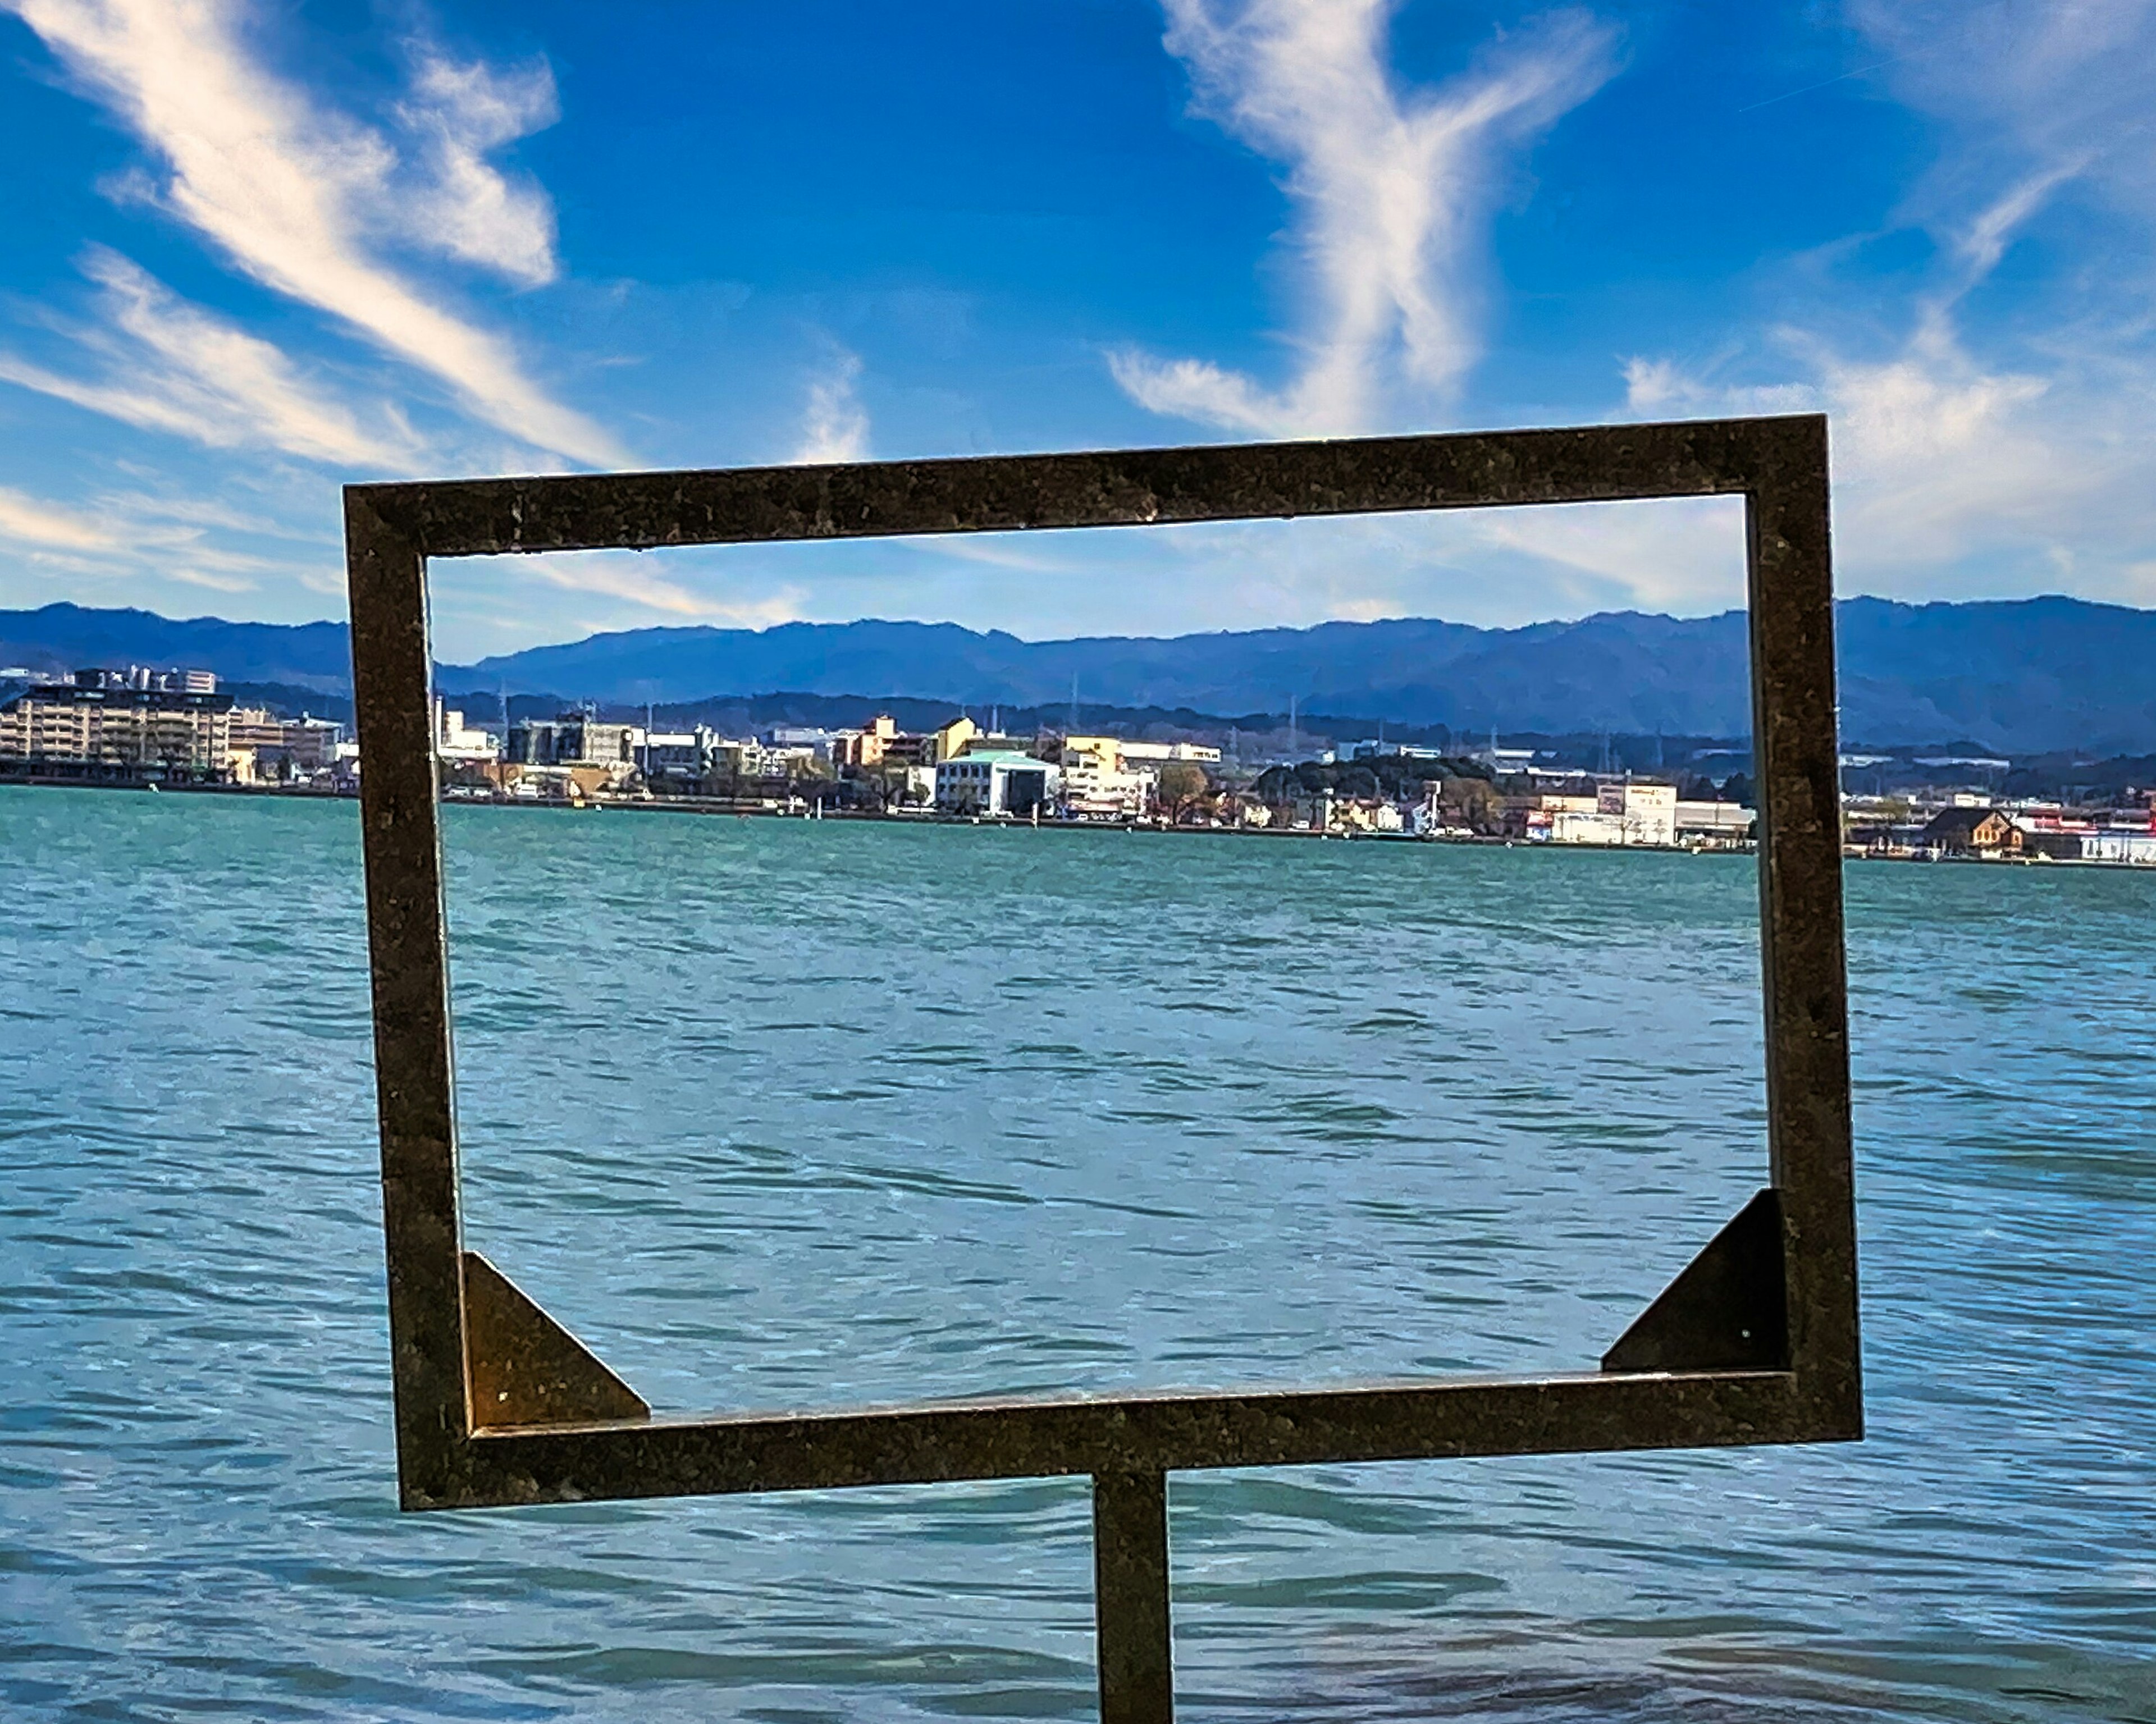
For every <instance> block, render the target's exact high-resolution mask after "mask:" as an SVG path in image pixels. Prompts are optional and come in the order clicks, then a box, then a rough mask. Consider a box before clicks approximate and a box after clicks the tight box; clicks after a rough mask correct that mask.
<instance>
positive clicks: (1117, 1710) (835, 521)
mask: <svg viewBox="0 0 2156 1724" xmlns="http://www.w3.org/2000/svg"><path fill="white" fill-rule="evenodd" d="M1700 495H1742V496H1743V497H1744V499H1745V500H1746V539H1747V560H1748V593H1749V606H1750V627H1751V640H1752V665H1753V709H1754V715H1755V716H1754V724H1753V739H1754V740H1753V751H1754V777H1755V781H1756V782H1757V783H1758V792H1759V798H1760V802H1759V813H1760V831H1761V838H1760V845H1759V871H1760V873H1759V877H1760V909H1761V916H1760V940H1761V952H1762V959H1763V962H1762V982H1763V992H1764V1012H1765V1029H1766V1038H1765V1047H1766V1093H1767V1106H1768V1177H1769V1178H1770V1180H1771V1190H1770V1192H1769V1193H1768V1194H1766V1195H1765V1196H1763V1198H1761V1199H1759V1200H1757V1201H1755V1203H1753V1205H1752V1206H1751V1207H1750V1208H1748V1209H1746V1210H1745V1212H1744V1213H1743V1214H1742V1215H1740V1216H1739V1217H1738V1219H1737V1220H1736V1221H1735V1222H1732V1224H1731V1225H1730V1227H1729V1228H1728V1229H1725V1230H1724V1232H1723V1234H1722V1235H1721V1236H1720V1237H1719V1238H1717V1240H1716V1241H1715V1242H1714V1243H1713V1244H1710V1245H1709V1247H1708V1248H1707V1250H1706V1251H1704V1252H1703V1253H1702V1254H1701V1255H1700V1257H1699V1258H1698V1259H1697V1260H1695V1261H1694V1263H1693V1265H1691V1268H1689V1269H1687V1270H1686V1272H1685V1273H1684V1274H1683V1275H1680V1276H1679V1277H1678V1279H1677V1280H1676V1281H1675V1282H1674V1283H1672V1284H1671V1288H1670V1289H1669V1290H1668V1291H1667V1292H1666V1293H1665V1294H1664V1295H1663V1296H1662V1297H1661V1299H1659V1300H1657V1301H1655V1305H1654V1306H1651V1307H1650V1310H1649V1311H1648V1312H1647V1313H1646V1315H1645V1316H1643V1317H1642V1318H1641V1320H1640V1322H1639V1323H1637V1324H1635V1326H1633V1328H1632V1329H1631V1330H1630V1331H1627V1333H1626V1335H1625V1337H1623V1338H1622V1339H1620V1341H1619V1342H1617V1344H1616V1345H1615V1346H1614V1347H1612V1348H1611V1350H1610V1352H1609V1356H1608V1357H1607V1358H1606V1359H1605V1361H1604V1365H1605V1369H1604V1372H1602V1373H1599V1374H1589V1373H1583V1374H1578V1375H1572V1376H1564V1377H1558V1378H1543V1379H1536V1380H1530V1381H1493V1382H1457V1381H1445V1382H1435V1383H1430V1382H1416V1383H1393V1384H1379V1385H1374V1386H1370V1387H1367V1388H1353V1389H1331V1390H1325V1391H1320V1392H1313V1393H1305V1392H1287V1393H1259V1394H1235V1393H1220V1394H1193V1395H1149V1396H1137V1397H1131V1398H1123V1399H1120V1400H1088V1401H1075V1402H1057V1403H1037V1402H1011V1403H993V1402H992V1403H963V1404H954V1403H946V1404H942V1405H937V1406H932V1407H924V1408H903V1409H898V1410H894V1411H886V1412H869V1413H855V1414H841V1413H827V1414H804V1415H800V1416H788V1417H772V1418H753V1419H724V1418H716V1419H693V1420H649V1419H644V1417H643V1416H642V1409H643V1403H642V1402H641V1401H640V1400H638V1399H637V1398H635V1397H634V1393H633V1392H631V1391H629V1389H628V1388H626V1386H625V1385H622V1384H620V1383H619V1379H618V1378H613V1376H612V1373H605V1372H604V1367H603V1366H600V1365H598V1362H597V1361H596V1360H595V1359H593V1358H591V1356H590V1355H589V1354H588V1353H587V1352H584V1350H583V1348H582V1347H580V1346H578V1345H577V1343H575V1342H572V1341H570V1340H569V1338H568V1337H567V1336H566V1334H564V1333H562V1331H559V1330H558V1328H557V1326H554V1325H553V1324H552V1322H551V1321H548V1320H547V1319H545V1317H544V1315H543V1313H539V1312H538V1311H537V1309H536V1306H531V1307H529V1309H528V1310H518V1309H516V1307H515V1306H514V1304H513V1303H512V1302H511V1301H505V1300H499V1299H495V1300H494V1302H493V1303H491V1304H490V1302H489V1301H490V1299H494V1296H495V1292H496V1289H495V1287H494V1285H493V1284H492V1283H491V1282H490V1281H488V1280H486V1278H485V1276H484V1275H475V1276H474V1277H472V1278H470V1280H469V1281H468V1279H467V1277H466V1275H465V1272H464V1262H465V1259H464V1256H463V1253H462V1244H461V1239H460V1234H459V1211H458V1203H457V1165H456V1133H455V1122H454V1105H453V1094H454V1086H453V1083H452V1079H451V1069H452V1068H451V1046H450V1042H451V1038H450V1018H449V998H448V970H447V962H446V956H445V948H444V921H443V912H442V898H441V864H440V845H439V831H438V829H437V822H438V810H437V806H436V785H435V774H434V752H433V744H432V736H431V731H430V725H429V704H428V703H429V654H428V646H427V631H426V585H425V559H426V558H427V557H458V556H470V555H478V554H488V553H495V552H506V551H529V552H536V551H559V550H574V549H595V548H601V547H606V546H633V547H650V546H660V545H687V544H722V543H744V542H750V541H770V540H783V539H822V538H842V537H860V536H875V535H897V534H921V533H945V532H988V531H1009V530H1014V529H1023V528H1044V527H1078V526H1143V525H1149V524H1158V523H1163V522H1169V521H1228V520H1247V519H1255V518H1260V517H1265V516H1302V515H1340V514H1355V513H1368V512H1376V511H1401V510H1416V509H1457V508H1473V507H1486V506H1492V505H1522V504H1547V503H1565V502H1586V501H1610V500H1620V499H1628V498H1652V497H1677V496H1700ZM346 547H347V554H348V557H349V562H350V567H351V582H352V651H353V659H354V688H355V693H356V697H357V709H358V719H359V726H360V731H361V735H362V739H363V741H364V743H365V746H366V772H365V773H364V775H363V777H362V815H363V819H364V828H365V844H366V857H367V921H368V936H369V942H370V951H371V955H372V973H373V983H374V1011H375V1052H376V1062H377V1095H378V1101H379V1109H380V1117H381V1126H382V1185H383V1217H384V1225H385V1235H386V1244H387V1246H388V1267H389V1310H390V1336H391V1342H392V1355H393V1367H394V1369H393V1375H394V1380H395V1387H396V1397H397V1440H398V1480H399V1484H400V1490H401V1495H402V1500H403V1504H404V1506H406V1507H408V1508H452V1507H475V1506H488V1505H499V1504H509V1503H531V1502H546V1501H564V1500H575V1499H589V1498H596V1497H631V1496H675V1495H688V1494H699V1493H708V1492H726V1491H780V1490H806V1489H822V1488H829V1487H831V1486H835V1485H883V1484H897V1483H911V1482H920V1481H929V1480H947V1479H988V1478H1010V1477H1021V1476H1039V1475H1055V1474H1075V1473H1089V1474H1091V1475H1093V1476H1094V1479H1095V1480H1096V1487H1095V1488H1096V1529H1097V1531H1098V1533H1099V1537H1100V1543H1099V1547H1098V1549H1097V1551H1096V1557H1097V1569H1096V1573H1097V1575H1098V1578H1099V1580H1100V1583H1101V1598H1100V1601H1099V1603H1098V1613H1099V1627H1100V1633H1101V1642H1102V1644H1101V1675H1102V1684H1103V1708H1104V1714H1106V1716H1111V1718H1113V1719H1114V1720H1116V1721H1117V1724H1122V1721H1125V1720H1127V1721H1130V1724H1137V1721H1139V1720H1145V1721H1147V1724H1152V1721H1154V1720H1161V1719H1165V1718H1166V1717H1167V1716H1168V1705H1169V1696H1168V1693H1167V1687H1168V1675H1167V1669H1168V1619H1167V1580H1166V1574H1167V1568H1166V1543H1165V1541H1166V1536H1167V1535H1166V1530H1165V1520H1164V1517H1163V1511H1162V1509H1161V1506H1160V1505H1161V1503H1162V1501H1163V1497H1162V1496H1161V1495H1160V1494H1159V1493H1160V1492H1161V1491H1162V1490H1163V1485H1162V1480H1163V1475H1165V1474H1166V1473H1167V1472H1168V1471H1171V1470H1176V1469H1178V1468H1199V1467H1241V1466H1265V1465H1306V1464H1310V1463H1314V1462H1325V1461H1358V1460H1404V1459H1411V1458H1417V1457H1434V1456H1452V1455H1507V1454H1531V1453H1557V1452H1562V1451H1567V1450H1586V1449H1648V1448H1676V1447H1691V1446H1707V1445H1717V1444H1752V1443H1801V1442H1822V1441H1835V1440H1845V1439H1853V1438H1856V1437H1857V1436H1859V1435H1861V1432H1862V1422H1863V1415H1862V1398H1861V1376H1860V1369H1859V1357H1858V1331H1857V1305H1856V1219H1855V1208H1854V1195H1853V1192H1854V1183H1853V1179H1852V1175H1851V1143H1850V1109H1849V1057H1848V1027H1847V1006H1846V997H1845V993H1846V989H1845V977H1844V972H1843V956H1842V918H1841V871H1840V819H1839V809H1840V800H1839V782H1838V770H1837V752H1838V751H1837V739H1836V737H1835V684H1834V613H1833V586H1832V577H1831V562H1830V543H1829V531H1828V493H1827V441H1826V422H1825V419H1824V418H1818V417H1800V418H1771V419H1732V420H1717V421H1707V422H1699V423H1679V424H1663V425H1625V426H1601V427H1591V428H1580V429H1571V430H1555V431H1512V432H1496V433H1490V434H1476V435H1466V436H1448V437H1410V438H1387V439H1362V440H1355V441H1342V442H1327V443H1303V444H1256V445H1240V446H1231V447H1222V448H1199V449H1136V450H1120V451H1108V452H1102V453H1094V454H1068V455H1034V456H1011V457H996V458H990V459H969V460H954V461H920V462H885V463H876V464H863V465H859V466H844V467H788V468H772V469H748V470H742V471H722V472H692V473H647V474H624V475H598V476H574V477H553V478H534V479H510V480H455V481H445V482H441V483H433V484H419V485H359V486H353V487H351V488H349V489H348V490H346ZM1777 1278H1779V1287H1780V1298H1779V1316H1780V1319H1781V1321H1780V1323H1779V1328H1778V1326H1777V1325H1776V1322H1775V1316H1776V1306H1777V1301H1776V1299H1775V1296H1774V1285H1775V1284H1776V1282H1777ZM501 1285H503V1286H505V1287H506V1285H507V1283H506V1281H504V1282H502V1283H501ZM475 1289H476V1290H477V1291H475ZM517 1300H518V1301H521V1296H517ZM522 1303H523V1304H525V1305H527V1306H528V1301H523V1302H522ZM505 1311H513V1313H514V1314H513V1316H504V1315H503V1313H504V1312H505ZM535 1316H536V1318H537V1320H538V1321H537V1324H535V1323H534V1321H533V1318H534V1317H535ZM542 1325H543V1327H542ZM534 1335H538V1336H542V1337H547V1338H546V1342H545V1345H546V1347H547V1348H550V1349H552V1352H551V1353H550V1354H549V1355H548V1357H549V1360H550V1363H549V1367H548V1368H547V1370H542V1371H541V1372H540V1373H538V1374H539V1376H540V1378H551V1379H552V1387H551V1388H548V1389H547V1390H546V1391H545V1392H542V1393H533V1394H526V1393H522V1391H521V1388H520V1387H519V1386H517V1382H516V1360H517V1357H518V1356H519V1349H520V1348H521V1347H526V1343H527V1342H529V1341H530V1338H531V1337H532V1336H534ZM554 1336H558V1337H560V1340H561V1342H567V1345H568V1346H569V1347H572V1348H574V1349H575V1351H574V1352H573V1353H567V1352H562V1351H561V1350H560V1347H559V1346H558V1344H557V1342H555V1341H554V1340H553V1339H552V1337H554ZM532 1356H533V1355H531V1354H530V1353H529V1352H527V1353H526V1357H527V1358H528V1357H532ZM580 1361H582V1362H580ZM584 1362H588V1367H587V1364H586V1363H584ZM468 1365H469V1370H468V1368H467V1367H468ZM594 1370H596V1371H598V1372H600V1373H604V1376H603V1378H600V1377H596V1376H593V1374H592V1373H593V1371H594ZM468 1380H469V1383H470V1385H471V1391H472V1392H470V1393H468V1387H467V1385H468ZM609 1382H610V1383H613V1385H614V1388H615V1389H618V1390H619V1394H620V1395H621V1396H624V1397H626V1399H610V1397H611V1396H612V1395H613V1393H614V1391H613V1390H609V1389H608V1388H605V1386H604V1385H605V1383H609ZM505 1385H508V1387H507V1388H506V1393H507V1394H508V1399H507V1400H506V1401H502V1400H499V1399H497V1400H496V1402H495V1405H494V1407H493V1408H485V1407H481V1406H478V1405H475V1396H476V1397H477V1398H484V1397H485V1395H487V1394H493V1395H495V1396H497V1397H499V1396H500V1395H501V1394H502V1393H505ZM609 1407H612V1408H619V1409H621V1410H620V1411H619V1413H618V1414H616V1415H614V1416H607V1411H608V1408H609ZM505 1408H515V1409H516V1416H517V1417H518V1419H520V1420H521V1421H523V1422H521V1423H520V1424H517V1425H516V1426H514V1427H506V1428H505V1427H500V1426H499V1425H498V1424H497V1419H498V1417H499V1415H500V1414H501V1413H502V1412H503V1410H504V1409H505ZM569 1419H574V1420H575V1422H557V1421H565V1420H569Z"/></svg>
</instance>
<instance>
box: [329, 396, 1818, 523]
mask: <svg viewBox="0 0 2156 1724" xmlns="http://www.w3.org/2000/svg"><path fill="white" fill-rule="evenodd" d="M1825 459H1826V419H1825V416H1824V415H1821V414H1816V413H1806V414H1796V415H1791V416H1789V417H1786V418H1763V419H1698V420H1686V421H1680V422H1676V423H1660V424H1643V425H1601V426H1584V427H1579V428H1569V429H1563V430H1549V431H1496V432H1470V433H1462V434H1457V435H1446V436H1430V437H1370V438H1342V439H1332V440H1324V441H1313V442H1304V443H1266V444H1197V445H1192V446H1188V447H1185V448H1180V449H1111V450H1093V451H1088V452H1086V453H1081V454H1040V455H998V456H985V457H983V456H969V457H959V458H955V459H942V460H932V461H875V462H866V463H862V464H855V465H846V466H821V467H747V468H715V469H692V470H688V471H682V472H670V473H605V474H570V475H545V476H535V477H531V478H522V479H454V480H424V481H420V482H417V483H413V484H401V485H351V486H347V487H346V491H345V496H346V510H347V513H348V514H349V513H350V512H351V511H354V510H359V511H365V512H366V513H367V514H369V515H372V516H373V524H374V525H375V526H377V529H387V530H388V531H391V532H393V533H394V534H396V535H397V536H399V537H401V538H403V539H405V540H407V541H409V542H410V543H411V544H412V545H413V547H414V548H415V549H416V550H417V551H418V552H419V553H420V554H421V555H422V556H424V557H479V556H490V555H499V554H502V553H506V552H542V551H594V550H619V549H624V548H626V549H633V550H648V549H651V548H653V547H655V546H661V545H725V544H748V543H762V542H769V541H778V540H791V539H852V538H870V537H880V536H896V535H911V534H924V533H963V532H1004V531H1016V530H1020V529H1025V528H1043V527H1050V528H1053V527H1081V526H1151V525H1156V524H1168V523H1173V522H1189V521H1238V520H1245V521H1247V520H1257V519H1263V518H1267V517H1273V518H1281V519H1286V518H1292V517H1294V516H1304V515H1368V514H1383V513H1394V512H1398V511H1404V510H1422V509H1468V508H1487V507H1491V506H1493V505H1496V506H1502V505H1526V504H1537V503H1584V502H1616V501H1622V500H1630V499H1639V498H1649V497H1682V496H1714V495H1732V494H1739V493H1756V492H1758V491H1760V490H1770V489H1774V488H1777V487H1778V486H1779V485H1781V484H1783V483H1784V482H1786V481H1787V480H1790V479H1793V478H1796V477H1798V476H1799V475H1805V474H1807V473H1819V474H1821V475H1823V473H1824V469H1825Z"/></svg>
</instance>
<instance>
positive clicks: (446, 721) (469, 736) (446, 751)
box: [434, 696, 501, 767]
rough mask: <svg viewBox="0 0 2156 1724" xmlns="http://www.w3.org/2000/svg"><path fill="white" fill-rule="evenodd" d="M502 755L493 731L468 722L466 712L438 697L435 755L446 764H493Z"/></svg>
mask: <svg viewBox="0 0 2156 1724" xmlns="http://www.w3.org/2000/svg"><path fill="white" fill-rule="evenodd" d="M500 757H501V745H500V742H499V741H496V740H495V735H494V733H493V732H492V731H482V730H479V729H476V728H475V727H474V726H470V725H468V724H466V723H465V716H464V713H463V711H461V710H460V709H459V708H457V707H454V706H449V707H444V706H443V705H442V702H441V700H440V697H439V696H437V697H436V698H435V700H434V758H435V759H437V760H439V761H440V762H442V764H443V765H444V766H452V767H490V766H492V765H493V764H494V763H495V761H497V760H499V759H500Z"/></svg>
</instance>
